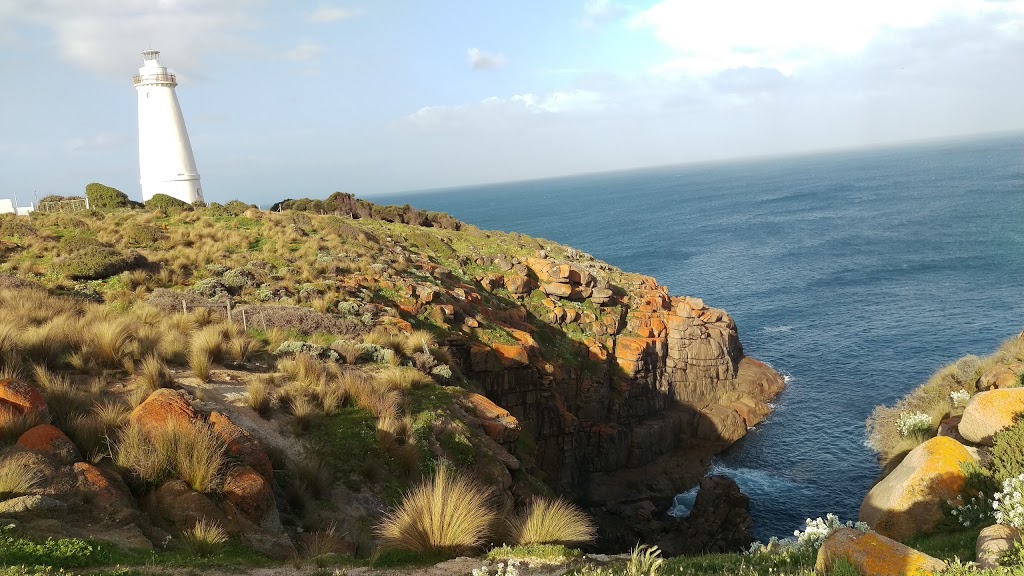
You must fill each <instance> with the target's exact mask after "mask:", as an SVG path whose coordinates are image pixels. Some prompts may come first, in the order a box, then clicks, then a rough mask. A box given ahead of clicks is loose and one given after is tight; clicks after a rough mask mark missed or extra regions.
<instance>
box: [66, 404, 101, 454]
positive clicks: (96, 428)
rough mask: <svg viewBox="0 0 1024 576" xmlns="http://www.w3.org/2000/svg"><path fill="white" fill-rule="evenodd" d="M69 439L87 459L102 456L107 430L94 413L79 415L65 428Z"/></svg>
mask: <svg viewBox="0 0 1024 576" xmlns="http://www.w3.org/2000/svg"><path fill="white" fill-rule="evenodd" d="M64 432H65V433H66V434H67V435H68V438H70V439H71V441H72V442H74V443H75V446H77V447H78V449H79V450H80V451H81V453H82V455H84V456H85V457H86V458H90V457H92V456H96V455H99V454H102V452H103V448H104V438H105V434H104V432H105V430H104V428H103V423H102V422H101V421H100V420H99V419H98V418H97V417H96V415H95V414H93V413H88V414H78V415H76V416H74V417H73V418H71V420H70V421H69V422H68V423H67V424H66V425H65V426H64Z"/></svg>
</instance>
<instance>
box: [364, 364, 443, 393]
mask: <svg viewBox="0 0 1024 576" xmlns="http://www.w3.org/2000/svg"><path fill="white" fill-rule="evenodd" d="M433 383H434V379H433V378H431V377H430V376H427V375H426V374H424V373H423V372H420V371H419V370H417V369H415V368H413V367H411V366H391V367H389V368H385V369H383V370H381V371H380V372H378V373H377V374H376V386H377V387H379V388H384V389H388V390H409V389H412V388H423V387H425V386H429V385H431V384H433Z"/></svg>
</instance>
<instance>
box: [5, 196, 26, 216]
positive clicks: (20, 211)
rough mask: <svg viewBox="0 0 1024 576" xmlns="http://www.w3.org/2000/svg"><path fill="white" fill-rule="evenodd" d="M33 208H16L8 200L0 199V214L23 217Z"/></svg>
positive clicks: (12, 202)
mask: <svg viewBox="0 0 1024 576" xmlns="http://www.w3.org/2000/svg"><path fill="white" fill-rule="evenodd" d="M32 209H33V206H32V205H29V206H18V205H17V204H15V203H14V201H13V200H10V199H9V198H0V214H16V215H21V216H25V215H27V214H28V213H29V212H32Z"/></svg>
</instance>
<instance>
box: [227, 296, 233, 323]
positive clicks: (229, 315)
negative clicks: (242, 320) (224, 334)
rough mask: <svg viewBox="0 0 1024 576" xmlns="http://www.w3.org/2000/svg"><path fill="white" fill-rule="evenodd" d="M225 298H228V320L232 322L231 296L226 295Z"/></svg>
mask: <svg viewBox="0 0 1024 576" xmlns="http://www.w3.org/2000/svg"><path fill="white" fill-rule="evenodd" d="M227 300H228V322H232V320H231V297H228V299H227Z"/></svg>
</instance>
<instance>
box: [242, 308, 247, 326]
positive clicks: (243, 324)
mask: <svg viewBox="0 0 1024 576" xmlns="http://www.w3.org/2000/svg"><path fill="white" fill-rule="evenodd" d="M248 329H249V323H248V322H247V321H246V320H245V308H242V330H248Z"/></svg>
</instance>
